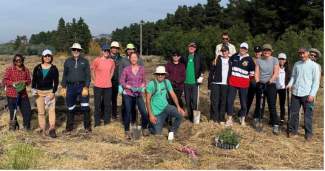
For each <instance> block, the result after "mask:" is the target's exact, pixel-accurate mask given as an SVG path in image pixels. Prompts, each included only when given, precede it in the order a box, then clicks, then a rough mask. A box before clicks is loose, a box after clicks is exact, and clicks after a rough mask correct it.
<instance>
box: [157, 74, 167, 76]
mask: <svg viewBox="0 0 325 171" xmlns="http://www.w3.org/2000/svg"><path fill="white" fill-rule="evenodd" d="M157 75H158V76H165V74H157Z"/></svg>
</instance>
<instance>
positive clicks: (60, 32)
mask: <svg viewBox="0 0 325 171" xmlns="http://www.w3.org/2000/svg"><path fill="white" fill-rule="evenodd" d="M91 39H92V35H91V32H90V29H89V27H88V25H87V24H86V23H85V21H84V19H83V18H81V17H80V18H79V19H78V21H77V20H76V19H75V18H73V19H72V21H71V22H65V21H64V19H63V18H60V19H59V21H58V26H57V29H56V30H53V31H47V32H44V31H42V32H40V33H37V34H32V35H31V37H30V39H29V40H28V38H27V36H25V35H23V36H17V38H16V39H15V41H14V42H13V43H6V44H3V45H1V46H0V53H5V54H8V53H9V54H12V53H22V54H26V55H39V54H40V53H41V52H42V51H43V50H44V49H45V48H49V49H51V50H52V51H55V52H65V51H67V50H68V49H69V47H70V46H71V45H72V44H73V43H74V42H79V43H80V44H81V46H82V47H83V48H84V50H85V53H88V51H89V42H90V41H91Z"/></svg>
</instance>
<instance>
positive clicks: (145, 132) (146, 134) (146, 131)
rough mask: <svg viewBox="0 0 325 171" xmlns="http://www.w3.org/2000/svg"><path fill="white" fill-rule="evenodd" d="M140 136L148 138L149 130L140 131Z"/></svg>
mask: <svg viewBox="0 0 325 171" xmlns="http://www.w3.org/2000/svg"><path fill="white" fill-rule="evenodd" d="M142 135H143V136H145V137H147V136H149V135H150V132H149V130H148V129H142Z"/></svg>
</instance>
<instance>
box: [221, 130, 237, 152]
mask: <svg viewBox="0 0 325 171" xmlns="http://www.w3.org/2000/svg"><path fill="white" fill-rule="evenodd" d="M215 141H216V146H217V147H220V148H223V149H234V148H238V147H239V141H240V137H239V135H238V134H237V133H235V132H234V130H232V129H231V128H225V129H223V130H222V131H221V132H219V133H218V135H217V137H216V138H215Z"/></svg>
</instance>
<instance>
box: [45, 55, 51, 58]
mask: <svg viewBox="0 0 325 171" xmlns="http://www.w3.org/2000/svg"><path fill="white" fill-rule="evenodd" d="M44 57H46V58H51V57H52V55H45V56H44Z"/></svg>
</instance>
